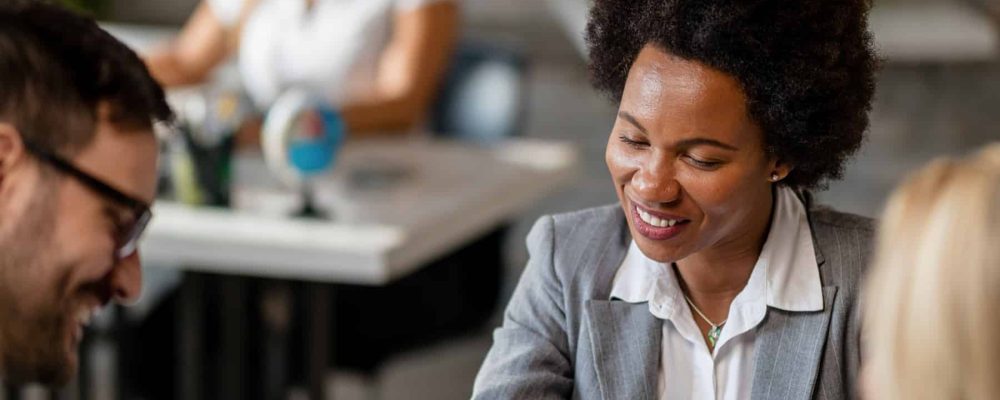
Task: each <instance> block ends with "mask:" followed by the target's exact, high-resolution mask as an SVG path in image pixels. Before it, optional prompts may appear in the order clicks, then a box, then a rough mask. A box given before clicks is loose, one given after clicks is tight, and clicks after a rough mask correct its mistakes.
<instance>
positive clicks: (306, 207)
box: [293, 182, 332, 220]
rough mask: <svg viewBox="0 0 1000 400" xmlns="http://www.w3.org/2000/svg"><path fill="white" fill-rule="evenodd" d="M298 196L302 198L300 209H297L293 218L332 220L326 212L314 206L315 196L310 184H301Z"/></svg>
mask: <svg viewBox="0 0 1000 400" xmlns="http://www.w3.org/2000/svg"><path fill="white" fill-rule="evenodd" d="M300 194H301V197H302V207H301V208H299V210H298V211H296V212H295V214H293V216H295V217H297V218H307V219H325V220H328V219H332V216H331V215H330V213H329V212H328V211H325V210H323V209H321V208H319V207H318V206H317V205H316V195H315V193H314V192H313V189H312V184H311V183H308V182H304V183H302V188H301V189H300Z"/></svg>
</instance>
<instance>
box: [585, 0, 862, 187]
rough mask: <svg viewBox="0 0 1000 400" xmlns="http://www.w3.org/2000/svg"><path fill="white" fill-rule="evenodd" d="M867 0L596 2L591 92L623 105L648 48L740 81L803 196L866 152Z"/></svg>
mask: <svg viewBox="0 0 1000 400" xmlns="http://www.w3.org/2000/svg"><path fill="white" fill-rule="evenodd" d="M870 8H871V4H870V1H869V0H825V1H802V0H744V1H731V0H596V1H595V4H594V7H593V9H592V10H591V13H590V21H589V22H588V24H587V45H588V47H589V50H590V70H591V78H592V80H593V83H594V86H596V87H597V88H598V89H599V90H601V91H604V92H606V93H607V94H608V95H610V96H611V98H612V99H613V100H614V101H615V102H620V101H621V97H622V91H623V90H624V87H625V80H626V78H627V76H628V72H629V69H630V68H631V67H632V63H633V62H634V61H635V59H636V57H637V56H638V54H639V51H640V50H641V49H642V48H643V47H644V46H646V45H647V44H650V45H654V46H656V47H657V48H660V49H662V50H664V51H666V52H668V53H671V54H673V55H676V56H679V57H682V58H685V59H688V60H694V61H698V62H701V63H703V64H705V65H708V66H711V67H712V68H715V69H718V70H720V71H723V72H725V73H727V74H729V75H732V76H733V77H735V78H736V80H737V81H739V82H740V84H741V85H742V87H743V91H744V93H745V95H746V96H747V99H748V100H747V103H748V104H747V106H748V110H749V113H750V117H751V118H752V119H753V120H754V121H755V122H756V123H757V124H758V125H759V126H760V127H761V128H762V130H763V131H764V134H765V138H764V141H765V146H766V148H767V151H768V152H770V153H771V154H773V155H775V156H777V157H779V158H780V159H781V160H783V161H785V162H788V163H790V164H792V165H794V166H795V169H794V170H793V171H792V173H791V174H790V175H789V176H788V177H787V178H786V179H785V180H784V181H783V182H784V183H785V184H787V185H789V186H792V187H798V188H802V189H813V188H822V187H824V186H825V183H826V182H827V181H828V180H834V179H839V178H840V177H841V176H842V174H843V168H844V163H845V162H846V160H847V158H848V157H850V156H851V155H852V154H853V153H854V152H855V151H857V150H858V148H859V147H860V146H861V142H862V141H863V139H864V133H865V131H866V130H867V128H868V112H869V111H870V110H871V102H872V96H873V95H874V92H875V72H876V70H877V69H878V65H879V60H878V59H877V57H876V56H875V52H874V50H873V48H872V39H871V34H870V33H869V32H868V26H867V16H868V11H869V10H870Z"/></svg>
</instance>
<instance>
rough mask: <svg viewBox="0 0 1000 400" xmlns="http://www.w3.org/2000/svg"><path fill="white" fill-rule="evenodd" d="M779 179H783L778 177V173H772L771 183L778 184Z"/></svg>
mask: <svg viewBox="0 0 1000 400" xmlns="http://www.w3.org/2000/svg"><path fill="white" fill-rule="evenodd" d="M779 178H781V177H780V176H778V173H777V172H772V173H771V182H777V181H778V179H779Z"/></svg>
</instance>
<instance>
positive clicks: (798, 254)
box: [611, 187, 823, 400]
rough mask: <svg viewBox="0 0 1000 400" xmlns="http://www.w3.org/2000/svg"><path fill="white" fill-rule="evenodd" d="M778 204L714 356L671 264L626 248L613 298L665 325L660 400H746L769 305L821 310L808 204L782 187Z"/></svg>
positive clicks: (796, 309) (817, 271)
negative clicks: (641, 306)
mask: <svg viewBox="0 0 1000 400" xmlns="http://www.w3.org/2000/svg"><path fill="white" fill-rule="evenodd" d="M775 200H776V205H775V208H774V215H773V216H772V221H771V229H770V232H769V233H768V236H767V240H766V242H765V243H764V247H763V249H762V251H761V254H760V257H759V258H758V260H757V264H756V265H754V269H753V272H752V273H751V274H750V280H749V281H748V282H747V285H746V287H745V288H744V289H743V291H742V292H740V293H739V295H737V296H736V298H735V299H734V300H733V302H732V304H731V305H730V307H729V319H728V321H727V322H726V324H725V325H724V326H723V328H722V333H721V335H720V337H719V341H718V343H716V346H715V350H714V352H709V350H708V346H707V345H706V344H705V340H704V339H703V337H702V334H701V331H700V330H699V329H698V327H697V325H695V321H694V317H693V315H692V313H691V310H690V308H689V307H688V305H687V303H686V302H685V300H684V294H683V292H682V291H681V288H680V286H679V284H678V282H677V277H676V276H675V275H674V273H673V268H671V265H670V264H664V263H659V262H656V261H653V260H652V259H649V258H648V257H646V256H645V255H644V254H643V253H642V251H641V250H639V247H638V246H637V245H636V244H635V242H634V241H633V242H632V244H631V246H629V250H628V253H627V254H626V256H625V260H624V261H623V262H622V265H621V267H620V268H619V270H618V272H617V274H616V275H615V279H614V283H613V287H612V291H611V297H612V299H619V300H622V301H626V302H629V303H649V312H650V313H652V314H653V315H654V316H656V317H657V318H659V319H660V320H662V321H663V330H662V332H663V339H662V346H661V347H662V352H661V354H660V373H659V374H658V376H659V379H658V385H657V388H658V393H659V398H660V399H661V400H675V399H685V400H688V399H693V400H702V399H705V400H707V399H713V400H736V399H749V398H750V391H751V386H752V382H753V373H754V350H755V343H756V332H755V328H756V327H757V326H758V325H760V323H761V322H762V321H763V320H764V316H765V315H766V314H767V309H768V307H774V308H778V309H782V310H787V311H800V312H801V311H820V310H822V309H823V291H822V285H821V283H820V279H819V266H818V264H817V263H816V253H815V251H814V248H813V241H812V232H811V230H810V229H809V221H808V219H807V216H806V210H805V206H804V205H803V204H802V202H801V201H800V200H799V198H798V197H797V196H796V194H795V192H794V191H793V190H792V189H789V188H785V187H780V188H779V189H777V190H776V196H775ZM716 322H718V321H716ZM623 329H626V328H623Z"/></svg>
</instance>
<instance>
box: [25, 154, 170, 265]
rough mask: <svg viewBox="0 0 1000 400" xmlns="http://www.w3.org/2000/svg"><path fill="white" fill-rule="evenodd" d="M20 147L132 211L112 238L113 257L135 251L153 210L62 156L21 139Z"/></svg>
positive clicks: (125, 255)
mask: <svg viewBox="0 0 1000 400" xmlns="http://www.w3.org/2000/svg"><path fill="white" fill-rule="evenodd" d="M24 147H25V148H26V149H28V152H30V153H32V154H34V155H35V156H37V157H38V158H40V159H42V160H44V161H45V162H48V163H49V164H51V165H52V166H53V167H55V168H56V169H58V170H59V171H61V172H63V173H66V174H68V175H70V176H72V177H74V178H76V179H78V180H79V181H80V182H82V183H83V184H84V185H86V186H88V187H90V188H91V189H93V190H94V191H96V192H97V193H99V194H101V195H103V196H105V197H107V198H108V199H111V200H113V201H115V202H117V203H119V204H121V205H123V206H125V207H127V208H128V209H129V210H130V211H131V212H132V217H133V218H132V221H131V223H130V224H128V225H126V226H123V227H121V228H120V229H119V232H118V234H117V235H116V237H115V247H116V248H115V258H116V259H117V260H119V261H120V260H123V259H125V258H127V257H129V256H131V255H132V254H133V253H135V251H136V249H137V248H138V247H139V238H140V237H141V236H142V232H143V231H145V230H146V226H147V225H148V224H149V220H150V219H152V218H153V212H152V211H150V209H149V204H147V203H146V202H144V201H142V200H139V199H136V198H135V197H132V196H129V195H127V194H125V193H122V192H121V191H120V190H118V189H115V188H113V187H111V185H109V184H107V183H104V182H103V181H101V180H100V179H97V178H95V177H94V176H93V175H90V174H88V173H86V172H83V171H81V170H80V169H79V168H77V167H75V166H73V164H71V163H70V162H69V161H67V160H66V159H64V158H62V157H59V156H58V155H56V154H55V153H53V152H51V151H48V150H45V149H44V148H42V147H41V146H39V145H37V144H35V143H32V142H30V141H28V140H24Z"/></svg>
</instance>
